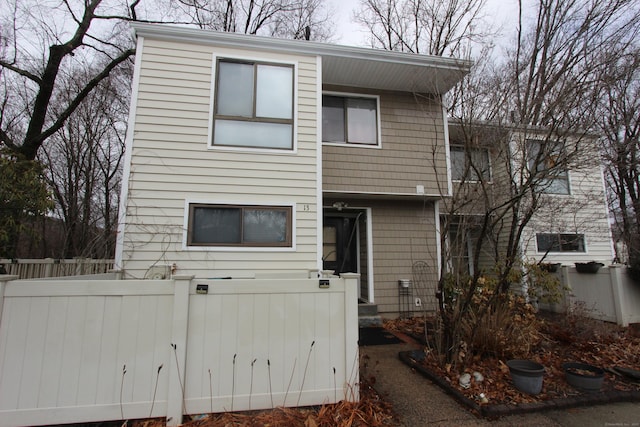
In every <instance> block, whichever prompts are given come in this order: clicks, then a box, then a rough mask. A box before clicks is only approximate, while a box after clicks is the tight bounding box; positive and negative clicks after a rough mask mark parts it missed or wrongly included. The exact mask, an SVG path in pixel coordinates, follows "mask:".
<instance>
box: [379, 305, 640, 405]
mask: <svg viewBox="0 0 640 427" xmlns="http://www.w3.org/2000/svg"><path fill="white" fill-rule="evenodd" d="M538 316H539V318H540V320H541V322H540V325H541V326H540V330H539V333H540V335H541V337H542V340H541V341H540V342H539V343H538V344H537V345H536V346H535V347H534V348H532V349H531V351H530V354H529V357H528V359H530V360H533V361H535V362H538V363H540V364H542V365H543V366H544V367H545V375H544V380H543V388H542V392H541V393H540V394H538V395H535V396H532V395H529V394H525V393H522V392H520V391H518V390H517V389H515V387H514V386H513V383H512V381H511V377H510V374H509V368H508V367H507V365H506V360H505V359H503V358H499V357H494V356H491V355H486V354H485V355H474V356H473V358H472V360H471V361H470V363H468V364H467V366H466V367H465V369H464V371H463V372H455V371H454V370H453V369H451V367H450V366H448V365H447V364H442V363H439V361H438V358H437V356H436V354H435V352H434V351H433V350H431V349H429V348H428V347H426V348H425V359H424V361H423V362H422V363H423V364H424V366H425V367H426V368H427V369H428V370H429V371H431V372H432V373H433V374H435V375H438V376H440V377H441V378H443V379H445V381H447V382H448V383H450V384H451V385H452V386H453V387H454V388H456V389H458V390H459V391H460V392H461V393H463V394H464V395H465V396H467V397H468V398H470V399H473V400H476V401H478V403H480V404H497V403H503V404H519V403H528V402H537V401H544V400H550V399H558V398H560V399H561V398H564V397H568V396H576V395H580V394H582V393H585V392H583V391H579V390H577V389H575V388H573V387H572V386H571V385H569V384H568V383H567V381H566V380H565V373H564V370H563V368H562V364H563V363H565V362H581V363H586V364H590V365H594V366H596V367H600V368H602V369H605V381H604V385H603V390H604V391H606V390H620V391H630V390H638V391H640V383H638V382H634V381H632V380H630V379H629V378H627V377H624V376H622V375H618V374H616V373H614V371H613V370H612V369H611V368H614V367H620V368H629V369H633V370H640V332H639V329H638V328H637V326H638V325H636V327H634V326H631V327H628V328H622V327H619V326H617V325H615V324H612V323H608V322H602V321H598V320H594V319H590V318H587V317H585V316H583V315H580V314H569V315H561V314H549V313H547V314H539V315H538ZM429 323H433V322H432V321H431V320H429V319H427V322H426V324H429ZM424 324H425V319H424V318H414V319H400V320H397V321H390V322H387V323H386V324H385V327H386V328H388V329H390V330H396V331H399V332H402V333H405V334H407V335H411V336H414V337H416V338H422V337H424V329H423V325H424ZM474 372H479V373H481V374H482V377H483V380H482V381H481V382H476V381H475V380H474V377H473V375H471V384H470V387H469V388H466V389H465V388H463V387H462V386H460V384H459V379H460V376H461V375H462V374H463V373H469V374H473V373H474ZM481 393H482V394H483V395H484V396H485V398H486V400H484V399H481V397H480V395H481Z"/></svg>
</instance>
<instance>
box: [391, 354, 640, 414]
mask: <svg viewBox="0 0 640 427" xmlns="http://www.w3.org/2000/svg"><path fill="white" fill-rule="evenodd" d="M416 351H420V352H421V350H411V351H401V352H399V353H398V357H399V358H400V360H401V361H402V362H403V363H404V364H406V365H408V366H410V367H411V368H413V369H415V370H416V371H418V372H419V373H420V374H421V375H422V376H424V377H426V378H428V379H429V380H431V381H432V382H434V383H435V384H437V385H438V386H439V387H440V388H442V389H443V390H444V391H445V392H446V393H447V394H449V395H451V396H452V397H454V398H455V399H456V400H457V401H458V402H459V403H461V404H462V405H464V406H466V407H467V408H469V409H470V410H471V411H472V412H475V413H476V414H479V415H480V416H482V417H485V418H498V417H503V416H506V415H517V414H525V413H530V412H540V411H545V410H551V409H566V408H575V407H578V406H586V405H598V404H606V403H614V402H640V391H616V390H612V391H604V392H601V393H585V394H582V395H580V396H571V397H566V398H563V399H552V400H545V401H542V402H534V403H521V404H519V405H506V404H495V405H479V404H478V403H477V402H475V401H474V400H472V399H469V398H468V397H467V396H465V395H464V394H462V393H461V392H460V391H459V390H457V389H456V388H454V387H452V386H451V385H450V384H449V383H448V382H447V381H445V380H444V379H443V378H441V377H439V376H437V375H435V374H433V373H432V372H431V371H429V370H428V369H426V368H425V367H424V366H423V365H421V364H420V363H417V362H416V359H415V358H414V357H413V356H414V355H415V354H416V353H415V352H416Z"/></svg>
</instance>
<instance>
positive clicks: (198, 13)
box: [168, 0, 332, 41]
mask: <svg viewBox="0 0 640 427" xmlns="http://www.w3.org/2000/svg"><path fill="white" fill-rule="evenodd" d="M168 6H169V7H171V8H172V9H173V11H174V13H175V15H176V17H181V19H185V18H184V17H185V16H186V17H187V18H186V19H188V20H190V21H191V22H193V24H195V25H197V26H198V27H200V28H206V29H211V30H216V31H225V32H234V33H244V34H260V35H266V36H272V37H282V38H298V39H303V38H306V39H313V40H319V41H324V40H328V39H330V37H331V35H332V29H331V27H330V25H329V21H330V11H329V10H327V9H326V7H325V3H324V2H323V1H321V0H293V1H291V0H262V1H259V0H258V1H256V0H227V1H217V2H211V1H205V0H177V1H174V0H170V1H169V2H168ZM307 33H308V34H309V37H307V36H306V35H307Z"/></svg>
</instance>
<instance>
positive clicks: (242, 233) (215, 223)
mask: <svg viewBox="0 0 640 427" xmlns="http://www.w3.org/2000/svg"><path fill="white" fill-rule="evenodd" d="M291 230H292V208H291V206H244V205H210V204H202V203H192V204H190V205H189V222H188V225H187V246H245V247H291V245H292V238H291Z"/></svg>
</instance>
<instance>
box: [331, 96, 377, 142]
mask: <svg viewBox="0 0 640 427" xmlns="http://www.w3.org/2000/svg"><path fill="white" fill-rule="evenodd" d="M322 141H323V142H333V143H342V144H359V145H378V143H379V138H378V99H377V98H366V97H355V96H339V95H323V96H322Z"/></svg>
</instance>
